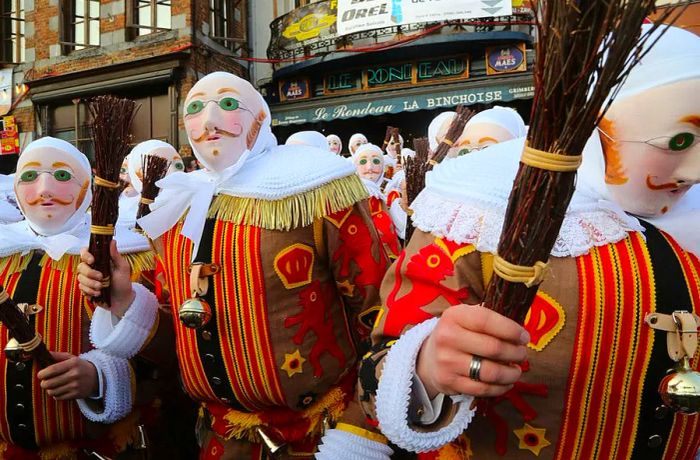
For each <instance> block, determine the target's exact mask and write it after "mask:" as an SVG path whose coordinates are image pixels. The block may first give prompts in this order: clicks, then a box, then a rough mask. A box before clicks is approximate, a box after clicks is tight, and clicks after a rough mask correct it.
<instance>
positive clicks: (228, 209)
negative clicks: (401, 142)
mask: <svg viewBox="0 0 700 460" xmlns="http://www.w3.org/2000/svg"><path fill="white" fill-rule="evenodd" d="M368 196H369V195H368V194H367V189H366V188H365V186H364V185H363V184H362V181H361V179H360V177H359V176H357V175H356V174H353V175H351V176H347V177H342V178H340V179H335V180H333V181H331V182H329V183H327V184H324V185H322V186H321V187H319V188H317V189H314V190H310V191H308V192H304V193H299V194H297V195H293V196H290V197H286V198H282V199H279V200H263V199H260V198H242V197H236V196H230V195H219V196H217V197H216V198H214V200H213V201H212V205H211V207H210V208H209V215H208V217H209V218H210V219H218V220H223V221H226V222H231V223H234V224H238V225H252V226H255V227H261V228H264V229H266V230H279V231H288V230H291V229H293V228H299V227H305V226H307V225H311V223H312V222H313V221H314V220H315V219H318V218H321V217H323V216H326V215H328V214H332V213H334V212H338V211H341V210H343V209H346V208H348V207H350V206H352V205H354V204H355V203H357V202H358V201H361V200H364V199H366V198H367V197H368Z"/></svg>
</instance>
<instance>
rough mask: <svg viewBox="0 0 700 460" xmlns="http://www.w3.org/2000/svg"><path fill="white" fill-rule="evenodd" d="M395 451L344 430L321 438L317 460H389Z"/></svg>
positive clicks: (329, 431) (334, 431) (329, 432)
mask: <svg viewBox="0 0 700 460" xmlns="http://www.w3.org/2000/svg"><path fill="white" fill-rule="evenodd" d="M393 453H394V451H393V450H392V449H391V447H389V446H387V445H386V444H384V443H381V442H378V441H373V440H371V439H368V438H365V437H362V436H358V435H356V434H353V433H350V432H348V431H344V430H337V429H334V430H328V431H326V434H325V435H323V438H321V444H320V445H319V446H318V453H316V456H315V458H316V460H339V459H343V460H389V459H391V455H392V454H393Z"/></svg>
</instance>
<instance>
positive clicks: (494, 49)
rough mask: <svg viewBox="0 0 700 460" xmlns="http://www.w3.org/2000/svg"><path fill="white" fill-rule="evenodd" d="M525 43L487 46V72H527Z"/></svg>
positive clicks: (491, 73) (494, 73) (489, 73)
mask: <svg viewBox="0 0 700 460" xmlns="http://www.w3.org/2000/svg"><path fill="white" fill-rule="evenodd" d="M525 53H526V50H525V43H518V44H517V45H505V46H490V47H487V48H486V74H487V75H499V74H504V73H513V72H525V71H526V70H527V59H526V57H525Z"/></svg>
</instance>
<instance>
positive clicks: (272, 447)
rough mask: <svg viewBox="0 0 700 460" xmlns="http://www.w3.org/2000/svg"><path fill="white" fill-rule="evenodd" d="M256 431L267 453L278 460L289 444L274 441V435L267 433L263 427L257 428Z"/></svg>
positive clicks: (277, 440)
mask: <svg viewBox="0 0 700 460" xmlns="http://www.w3.org/2000/svg"><path fill="white" fill-rule="evenodd" d="M255 431H256V432H257V433H258V436H260V440H261V441H262V445H263V446H264V447H265V451H267V453H268V454H269V456H270V457H272V458H276V457H277V456H278V455H279V454H280V453H281V451H282V449H284V448H285V447H286V446H287V444H286V443H285V442H284V441H282V440H279V439H274V435H273V434H272V433H268V432H265V430H264V429H263V428H262V427H257V428H255Z"/></svg>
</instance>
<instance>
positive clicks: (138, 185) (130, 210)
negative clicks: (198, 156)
mask: <svg viewBox="0 0 700 460" xmlns="http://www.w3.org/2000/svg"><path fill="white" fill-rule="evenodd" d="M144 155H155V156H158V157H161V158H164V159H166V160H168V162H169V163H170V166H169V167H168V172H167V174H172V173H174V172H179V171H184V170H185V163H184V162H183V161H182V157H180V154H179V153H178V152H177V150H175V147H173V146H172V145H170V144H168V143H167V142H163V141H160V140H157V139H151V140H148V141H143V142H140V143H138V144H136V145H135V146H134V148H133V149H131V152H129V155H127V156H126V158H125V159H124V163H123V164H122V169H123V168H124V167H126V170H127V171H126V173H127V176H128V179H127V180H126V182H128V184H129V186H128V187H127V188H126V189H125V190H124V191H123V192H122V196H121V197H120V200H119V223H120V224H122V225H126V226H127V227H129V228H133V227H134V225H135V224H136V214H137V212H138V209H139V203H140V200H141V191H142V189H143V164H142V161H143V157H144Z"/></svg>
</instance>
